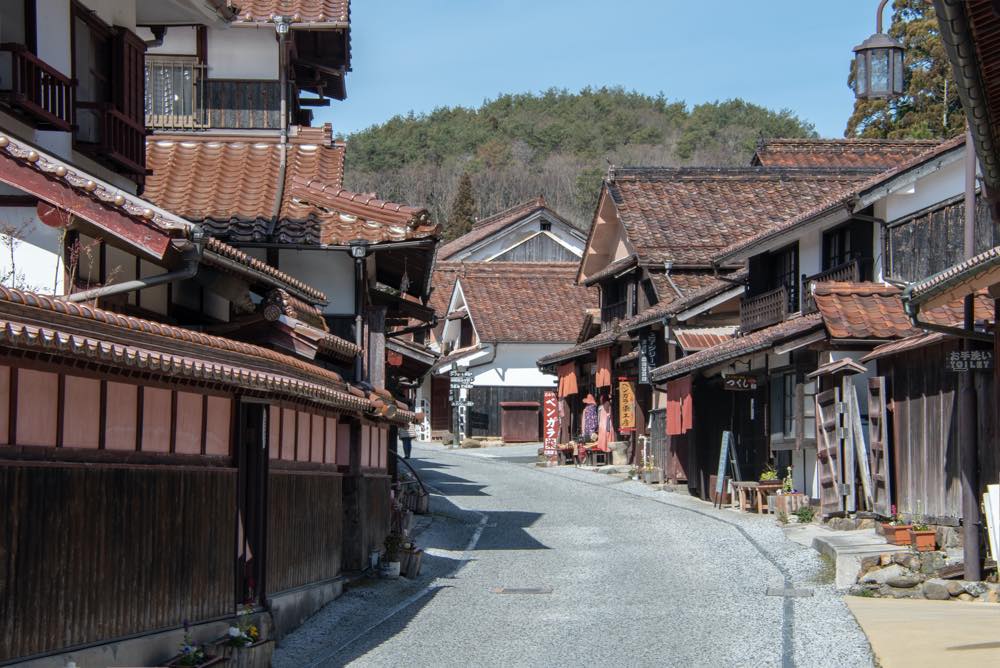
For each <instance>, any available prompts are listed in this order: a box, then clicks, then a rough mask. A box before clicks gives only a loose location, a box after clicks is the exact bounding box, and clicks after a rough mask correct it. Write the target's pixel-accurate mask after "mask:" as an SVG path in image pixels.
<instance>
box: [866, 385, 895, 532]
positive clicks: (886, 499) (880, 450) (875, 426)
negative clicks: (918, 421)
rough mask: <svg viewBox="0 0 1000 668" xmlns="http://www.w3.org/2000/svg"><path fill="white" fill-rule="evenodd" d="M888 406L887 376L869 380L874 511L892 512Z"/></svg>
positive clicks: (870, 459)
mask: <svg viewBox="0 0 1000 668" xmlns="http://www.w3.org/2000/svg"><path fill="white" fill-rule="evenodd" d="M887 418H888V415H887V411H886V409H885V376H877V377H875V378H869V379H868V434H869V436H868V443H869V446H870V448H871V451H870V452H869V455H868V456H869V461H870V468H871V479H872V496H873V503H874V509H875V512H876V513H878V514H879V515H882V516H884V517H889V516H890V515H891V514H892V481H891V471H892V469H891V468H890V467H889V427H888V421H887Z"/></svg>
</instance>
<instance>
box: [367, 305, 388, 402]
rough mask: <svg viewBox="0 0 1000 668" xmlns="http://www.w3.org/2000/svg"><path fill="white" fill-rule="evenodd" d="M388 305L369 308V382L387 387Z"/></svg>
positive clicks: (381, 387)
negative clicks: (386, 341)
mask: <svg viewBox="0 0 1000 668" xmlns="http://www.w3.org/2000/svg"><path fill="white" fill-rule="evenodd" d="M387 308H388V307H386V306H372V307H371V308H370V309H368V382H369V383H371V384H372V387H374V388H375V389H376V390H384V389H385V313H386V310H387Z"/></svg>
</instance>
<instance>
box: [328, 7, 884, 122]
mask: <svg viewBox="0 0 1000 668" xmlns="http://www.w3.org/2000/svg"><path fill="white" fill-rule="evenodd" d="M351 5H352V7H351V24H352V30H351V33H352V35H351V38H352V47H353V49H352V64H353V72H351V73H350V74H348V77H347V93H348V97H347V100H345V101H343V102H337V101H333V102H332V105H331V107H329V108H327V109H319V110H317V111H318V114H317V120H319V121H326V122H331V123H333V125H334V130H335V132H338V133H341V132H342V133H345V134H348V133H350V132H353V131H356V130H360V129H363V128H365V127H368V126H370V125H373V124H377V123H381V122H383V121H385V120H388V119H389V118H391V117H392V116H395V115H397V114H405V113H407V112H409V111H410V110H413V111H415V112H417V113H420V112H427V111H430V110H432V109H434V108H435V107H439V106H455V105H462V106H472V107H475V106H478V105H479V104H480V103H482V101H483V100H484V99H487V98H492V97H495V96H496V95H498V94H501V93H517V92H529V91H540V90H545V89H547V88H550V87H558V88H566V89H569V90H578V89H580V88H583V87H585V86H591V87H595V88H596V87H600V86H622V87H624V88H626V89H634V90H637V91H640V92H643V93H649V94H657V93H659V92H661V91H662V92H663V93H664V94H665V95H666V96H667V97H668V98H669V99H671V100H684V101H686V102H687V103H688V104H689V105H693V104H697V103H699V102H707V101H713V100H717V99H726V98H731V97H742V98H744V99H746V100H749V101H751V102H754V103H757V104H761V105H764V106H767V107H772V108H776V109H780V108H789V109H791V110H793V111H794V112H796V113H797V114H798V115H799V116H800V117H801V118H803V119H805V120H807V121H810V122H812V123H813V124H815V126H816V129H817V131H818V132H819V133H820V135H821V136H825V137H839V136H842V135H843V131H844V125H845V123H846V121H847V117H848V116H849V115H850V113H851V108H852V105H853V96H852V93H851V91H850V89H848V88H847V84H846V81H847V72H848V69H849V67H850V60H851V49H852V47H854V46H855V45H856V44H859V43H860V42H861V41H863V40H864V39H865V38H866V37H868V36H869V35H870V34H871V33H873V32H874V31H875V8H876V6H877V5H878V3H877V2H876V1H875V0H835V2H824V3H817V2H814V1H809V0H755V1H753V0H747V1H743V2H741V1H739V0H714V1H712V0H604V1H602V2H598V1H597V0H354V1H353V2H352V3H351ZM886 21H887V22H888V21H889V11H887V12H886Z"/></svg>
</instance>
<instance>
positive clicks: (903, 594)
mask: <svg viewBox="0 0 1000 668" xmlns="http://www.w3.org/2000/svg"><path fill="white" fill-rule="evenodd" d="M885 589H886V590H888V593H889V596H892V597H893V598H923V597H924V594H923V592H922V591H921V590H920V588H919V587H914V588H909V587H908V588H905V589H900V588H898V587H886V588H885Z"/></svg>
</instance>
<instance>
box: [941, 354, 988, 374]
mask: <svg viewBox="0 0 1000 668" xmlns="http://www.w3.org/2000/svg"><path fill="white" fill-rule="evenodd" d="M945 368H946V369H948V371H969V370H975V369H983V370H988V369H992V368H993V351H992V350H952V351H951V352H949V353H948V355H947V357H945Z"/></svg>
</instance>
